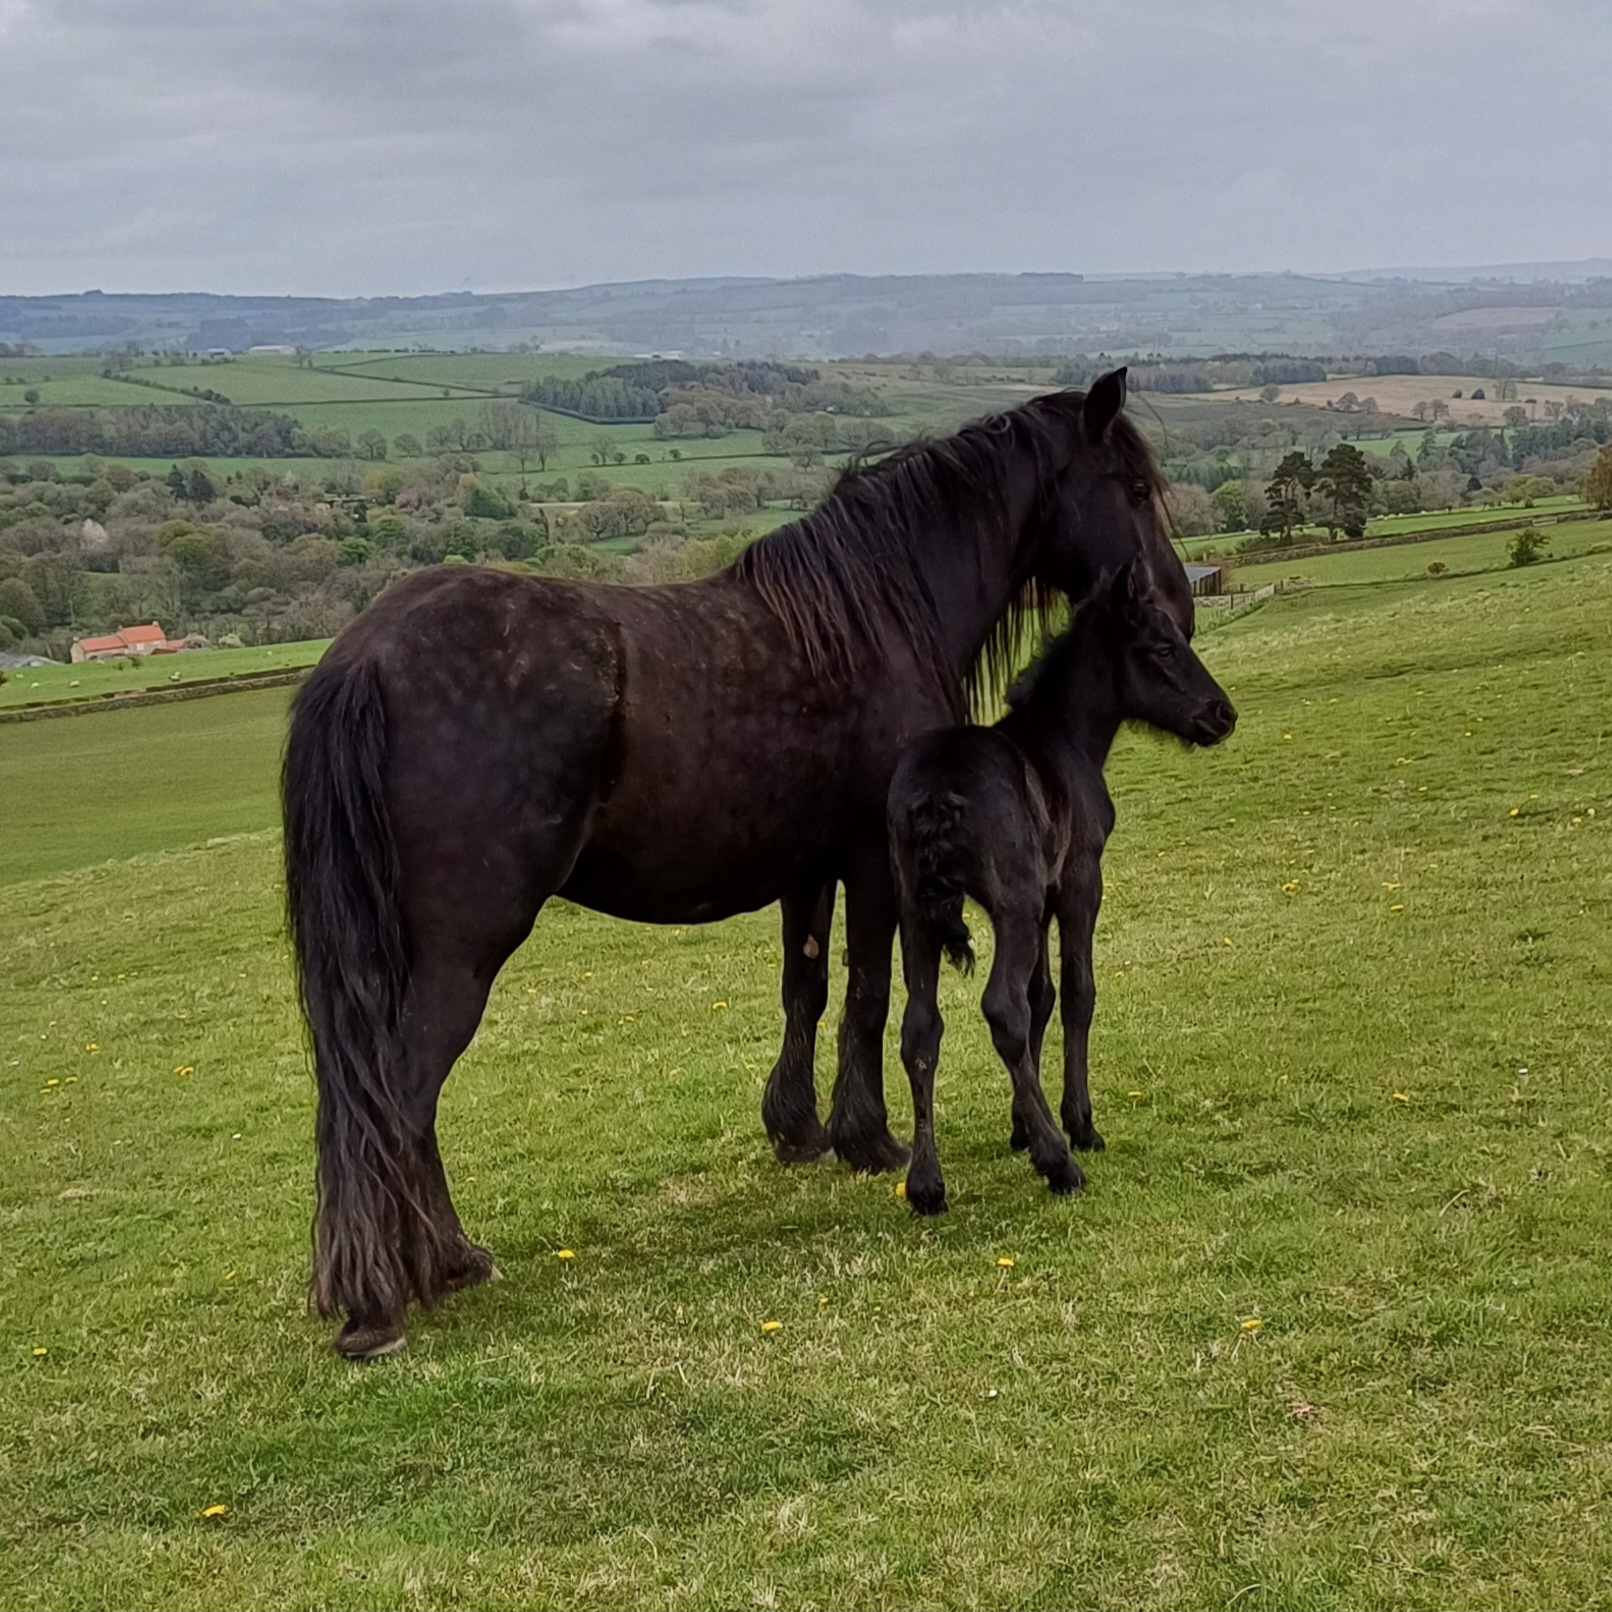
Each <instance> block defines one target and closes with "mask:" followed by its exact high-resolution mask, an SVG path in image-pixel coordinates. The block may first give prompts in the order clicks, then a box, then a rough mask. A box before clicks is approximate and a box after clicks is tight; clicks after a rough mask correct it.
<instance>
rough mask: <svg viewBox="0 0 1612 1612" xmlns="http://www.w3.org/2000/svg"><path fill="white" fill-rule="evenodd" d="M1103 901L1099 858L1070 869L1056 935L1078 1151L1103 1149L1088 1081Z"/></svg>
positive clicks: (1070, 1120)
mask: <svg viewBox="0 0 1612 1612" xmlns="http://www.w3.org/2000/svg"><path fill="white" fill-rule="evenodd" d="M1102 901H1103V870H1102V866H1101V864H1100V863H1099V862H1097V861H1096V860H1095V859H1093V860H1092V862H1091V863H1090V864H1089V865H1088V866H1081V867H1076V868H1072V869H1071V870H1070V872H1069V873H1068V875H1067V876H1066V879H1065V883H1064V887H1063V888H1062V890H1060V891H1059V896H1058V936H1059V941H1060V949H1061V951H1062V954H1063V967H1062V978H1063V1103H1062V1107H1061V1114H1062V1119H1063V1127H1064V1129H1065V1130H1066V1131H1068V1133H1069V1139H1070V1141H1072V1142H1073V1143H1074V1144H1075V1146H1076V1147H1078V1148H1085V1149H1087V1150H1088V1151H1089V1150H1092V1149H1097V1148H1101V1147H1102V1145H1103V1139H1102V1137H1101V1136H1100V1135H1099V1134H1098V1131H1097V1127H1096V1126H1095V1125H1093V1124H1092V1115H1091V1089H1090V1086H1089V1084H1088V1080H1087V1072H1088V1046H1089V1042H1090V1038H1091V1020H1092V1013H1093V1011H1094V1010H1095V1008H1096V1005H1097V983H1096V979H1095V977H1094V976H1093V973H1092V962H1091V947H1092V933H1093V931H1094V930H1095V929H1096V927H1097V909H1098V908H1099V907H1100V906H1101V905H1102Z"/></svg>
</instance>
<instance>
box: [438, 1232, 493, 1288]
mask: <svg viewBox="0 0 1612 1612" xmlns="http://www.w3.org/2000/svg"><path fill="white" fill-rule="evenodd" d="M503 1275H504V1273H503V1272H502V1271H501V1270H499V1268H498V1267H497V1266H496V1265H495V1264H493V1256H492V1255H491V1254H490V1253H489V1252H488V1251H487V1250H486V1249H485V1248H483V1247H482V1246H481V1244H480V1243H466V1244H465V1246H464V1251H463V1253H462V1254H461V1255H460V1258H459V1263H458V1264H457V1265H455V1266H454V1268H453V1269H452V1270H450V1271H449V1272H448V1273H447V1275H446V1276H444V1277H443V1279H442V1291H443V1292H444V1293H457V1292H459V1291H460V1289H461V1288H466V1287H480V1286H481V1284H482V1283H483V1282H498V1281H502V1280H503Z"/></svg>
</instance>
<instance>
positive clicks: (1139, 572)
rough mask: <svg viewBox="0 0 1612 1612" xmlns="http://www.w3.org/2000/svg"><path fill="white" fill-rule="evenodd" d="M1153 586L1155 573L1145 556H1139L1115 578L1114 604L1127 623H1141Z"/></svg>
mask: <svg viewBox="0 0 1612 1612" xmlns="http://www.w3.org/2000/svg"><path fill="white" fill-rule="evenodd" d="M1152 586H1153V571H1152V569H1151V567H1150V566H1149V565H1148V563H1147V558H1146V556H1145V555H1141V554H1138V555H1137V556H1136V557H1135V558H1134V559H1132V561H1131V563H1130V564H1129V565H1127V566H1126V567H1124V569H1123V570H1121V571H1120V572H1118V573H1117V574H1116V576H1115V577H1114V603H1115V604H1116V605H1117V606H1118V607H1119V611H1120V614H1121V615H1122V616H1124V617H1125V619H1126V620H1127V621H1139V620H1140V619H1141V616H1142V611H1143V607H1144V603H1145V601H1146V599H1147V596H1148V592H1149V590H1150V589H1151V588H1152Z"/></svg>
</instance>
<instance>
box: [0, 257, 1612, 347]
mask: <svg viewBox="0 0 1612 1612" xmlns="http://www.w3.org/2000/svg"><path fill="white" fill-rule="evenodd" d="M0 344H4V345H5V346H6V347H7V348H9V349H10V350H11V351H13V352H17V351H34V352H39V353H45V354H51V353H72V352H88V351H99V350H115V349H117V348H119V347H124V346H136V347H140V348H146V349H150V348H180V349H185V350H190V351H204V352H205V351H209V350H224V351H230V352H241V351H244V350H246V349H248V348H250V347H253V346H262V345H286V346H292V347H299V348H309V349H316V350H331V349H340V348H413V347H420V348H457V349H462V348H466V347H488V348H495V349H509V348H516V349H520V348H526V347H530V348H532V349H534V350H549V351H555V350H567V349H569V350H573V351H583V352H589V351H592V352H598V353H599V354H601V355H614V354H625V353H643V352H662V353H683V354H687V355H689V356H724V355H725V356H733V357H773V356H776V357H801V358H835V357H855V356H861V355H863V354H879V355H881V356H884V355H890V354H900V353H912V354H917V353H924V352H927V353H932V354H936V355H946V354H964V353H974V352H984V353H991V354H1001V355H1004V356H1009V355H1011V356H1031V355H1035V354H1038V353H1047V354H1062V353H1072V352H1106V353H1112V354H1116V355H1125V354H1135V353H1161V354H1171V355H1181V356H1192V355H1206V354H1210V353H1216V352H1289V353H1300V354H1313V355H1318V356H1319V355H1325V354H1348V353H1364V352H1405V353H1410V354H1423V353H1433V352H1453V353H1458V354H1467V353H1483V354H1488V355H1492V356H1496V357H1506V358H1509V359H1511V360H1513V361H1517V362H1527V363H1539V364H1543V363H1560V364H1564V365H1567V366H1568V367H1569V368H1573V369H1580V368H1589V367H1593V366H1598V365H1599V366H1607V365H1612V259H1606V258H1596V259H1590V260H1586V261H1584V262H1581V263H1554V264H1509V265H1501V266H1495V267H1489V268H1474V269H1470V270H1466V269H1461V270H1456V269H1395V270H1376V271H1354V272H1350V273H1347V274H1340V275H1336V276H1331V275H1328V276H1322V275H1301V274H1237V275H1232V274H1225V275H1221V274H1198V273H1181V274H1155V275H1129V276H1111V275H1102V276H1090V277H1087V276H1083V275H1080V274H1075V273H1062V274H1060V273H1046V274H1014V275H1008V274H945V275H890V276H869V275H851V274H844V275H823V276H816V277H812V278H804V279H788V280H782V279H745V278H726V279H718V278H711V279H691V280H645V281H635V282H630V283H621V284H604V285H586V286H578V287H569V288H562V289H556V290H547V291H519V292H498V293H476V292H470V291H459V292H451V293H446V294H443V295H439V296H422V297H366V298H351V299H335V298H320V297H241V296H215V295H212V294H210V293H206V292H175V293H171V294H159V295H125V294H121V293H116V292H103V291H87V292H78V293H71V294H67V295H62V296H54V297H0Z"/></svg>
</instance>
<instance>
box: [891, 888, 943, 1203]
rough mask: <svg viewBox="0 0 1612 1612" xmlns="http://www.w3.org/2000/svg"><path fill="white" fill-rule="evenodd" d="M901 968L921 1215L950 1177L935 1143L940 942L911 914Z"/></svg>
mask: <svg viewBox="0 0 1612 1612" xmlns="http://www.w3.org/2000/svg"><path fill="white" fill-rule="evenodd" d="M901 970H902V974H903V975H904V977H905V979H906V984H907V1009H906V1012H905V1013H904V1014H903V1015H902V1018H901V1061H902V1063H903V1064H904V1065H905V1066H906V1070H907V1081H908V1083H909V1084H910V1085H911V1087H912V1121H913V1123H912V1164H911V1166H910V1167H909V1168H908V1170H907V1202H908V1203H909V1204H911V1205H912V1207H913V1209H914V1210H915V1211H916V1212H917V1213H918V1214H920V1215H938V1214H939V1213H940V1212H941V1211H942V1210H943V1209H944V1208H945V1207H946V1180H945V1177H944V1176H943V1175H942V1174H941V1171H940V1155H939V1153H938V1152H937V1151H936V1148H935V1068H936V1065H937V1064H938V1063H939V1062H940V1038H941V1035H942V1034H943V1033H944V1031H945V1024H944V1022H943V1020H942V1019H941V1016H940V1003H939V1001H938V1000H937V995H936V987H937V985H938V983H939V979H940V942H939V941H938V940H937V939H936V937H935V935H934V933H933V931H931V930H930V929H929V928H928V926H927V925H925V924H923V923H920V922H918V921H917V920H916V919H915V918H914V917H913V916H912V915H911V914H903V917H902V923H901Z"/></svg>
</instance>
